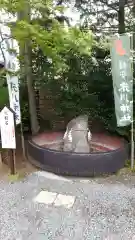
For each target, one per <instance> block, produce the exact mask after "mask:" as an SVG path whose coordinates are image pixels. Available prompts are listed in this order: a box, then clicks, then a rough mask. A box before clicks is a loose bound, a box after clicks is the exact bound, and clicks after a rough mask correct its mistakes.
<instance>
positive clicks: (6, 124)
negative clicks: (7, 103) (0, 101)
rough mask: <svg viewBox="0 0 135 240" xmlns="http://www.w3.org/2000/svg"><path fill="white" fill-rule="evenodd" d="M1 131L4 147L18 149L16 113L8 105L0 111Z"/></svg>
mask: <svg viewBox="0 0 135 240" xmlns="http://www.w3.org/2000/svg"><path fill="white" fill-rule="evenodd" d="M0 132H1V142H2V148H7V149H16V138H15V124H14V114H13V112H12V111H10V109H8V108H7V107H4V108H3V109H2V111H1V112H0Z"/></svg>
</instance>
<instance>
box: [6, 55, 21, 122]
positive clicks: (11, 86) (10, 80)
mask: <svg viewBox="0 0 135 240" xmlns="http://www.w3.org/2000/svg"><path fill="white" fill-rule="evenodd" d="M6 68H7V70H9V71H10V72H11V74H7V84H8V92H9V100H10V108H11V109H12V110H13V111H14V112H15V120H16V124H20V122H21V113H20V100H19V82H18V76H17V75H14V74H13V73H14V71H17V70H18V60H17V58H16V56H15V54H13V53H9V54H8V59H6Z"/></svg>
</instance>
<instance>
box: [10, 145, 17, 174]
mask: <svg viewBox="0 0 135 240" xmlns="http://www.w3.org/2000/svg"><path fill="white" fill-rule="evenodd" d="M15 160H16V151H15V149H11V150H10V156H9V165H10V173H11V175H15V173H16V170H15V163H16V161H15Z"/></svg>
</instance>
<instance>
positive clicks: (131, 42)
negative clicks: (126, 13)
mask: <svg viewBox="0 0 135 240" xmlns="http://www.w3.org/2000/svg"><path fill="white" fill-rule="evenodd" d="M133 34H134V33H133ZM133 34H131V36H130V44H131V57H132V72H133V62H134V54H133V51H134V45H133V44H134V42H133ZM132 114H133V115H132V123H131V169H132V170H133V168H134V99H133V104H132Z"/></svg>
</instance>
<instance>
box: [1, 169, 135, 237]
mask: <svg viewBox="0 0 135 240" xmlns="http://www.w3.org/2000/svg"><path fill="white" fill-rule="evenodd" d="M110 179H111V180H109V181H108V180H107V179H94V180H92V179H91V180H85V179H71V178H70V179H65V178H62V177H57V176H55V175H53V174H49V173H45V172H44V173H42V172H39V171H38V172H35V173H32V174H30V175H29V176H27V177H26V178H25V179H23V180H22V181H18V182H16V183H13V184H11V183H8V182H6V181H3V182H2V181H1V182H0V240H55V239H57V240H71V239H72V240H83V239H84V240H85V239H86V240H94V239H97V240H100V239H101V240H107V239H108V240H120V239H122V240H128V239H131V240H133V239H135V188H134V186H135V184H134V183H135V179H134V180H133V181H132V182H131V179H130V180H129V179H128V181H127V182H125V181H124V182H122V181H121V182H120V181H118V179H117V180H116V177H112V178H110ZM41 191H50V192H53V193H58V194H63V195H70V196H73V197H74V200H75V201H74V204H73V206H72V207H71V208H66V207H64V206H63V205H61V206H55V204H54V203H52V204H48V205H47V204H44V203H38V202H34V201H33V198H35V197H36V196H37V195H38V194H39V193H40V192H41Z"/></svg>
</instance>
